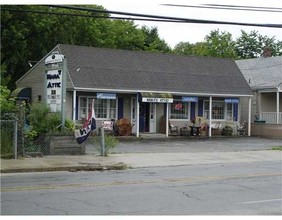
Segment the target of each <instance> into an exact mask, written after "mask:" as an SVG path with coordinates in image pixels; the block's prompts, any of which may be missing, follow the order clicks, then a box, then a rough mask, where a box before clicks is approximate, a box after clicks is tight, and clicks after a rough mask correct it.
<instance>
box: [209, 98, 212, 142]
mask: <svg viewBox="0 0 282 220" xmlns="http://www.w3.org/2000/svg"><path fill="white" fill-rule="evenodd" d="M211 124H212V96H210V104H209V125H210V126H209V137H211V136H212V132H211V131H212V127H211Z"/></svg>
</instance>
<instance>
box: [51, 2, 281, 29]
mask: <svg viewBox="0 0 282 220" xmlns="http://www.w3.org/2000/svg"><path fill="white" fill-rule="evenodd" d="M50 6H51V7H58V8H65V9H71V10H82V11H88V12H100V13H110V14H119V15H128V16H135V17H146V18H154V19H167V20H174V22H182V23H197V24H226V25H241V26H256V27H272V28H282V24H254V23H242V22H229V21H213V20H200V19H189V18H179V17H168V16H159V15H148V14H137V13H129V12H120V11H110V10H100V9H89V8H82V7H76V6H66V5H63V6H62V5H50ZM133 20H134V19H133Z"/></svg>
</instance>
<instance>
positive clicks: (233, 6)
mask: <svg viewBox="0 0 282 220" xmlns="http://www.w3.org/2000/svg"><path fill="white" fill-rule="evenodd" d="M203 5H207V6H217V7H230V8H256V9H270V10H282V8H277V7H258V6H247V5H245V6H243V5H220V4H203Z"/></svg>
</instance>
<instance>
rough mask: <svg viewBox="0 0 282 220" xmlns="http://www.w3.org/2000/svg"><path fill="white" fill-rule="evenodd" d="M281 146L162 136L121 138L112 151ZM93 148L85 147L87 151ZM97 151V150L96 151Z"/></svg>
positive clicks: (251, 139)
mask: <svg viewBox="0 0 282 220" xmlns="http://www.w3.org/2000/svg"><path fill="white" fill-rule="evenodd" d="M277 146H282V140H281V139H267V138H258V137H247V136H246V137H231V138H226V137H223V138H221V137H220V138H197V139H196V138H195V139H193V138H163V139H150V138H148V139H140V140H136V139H135V140H134V139H133V140H132V139H131V140H122V141H120V142H119V144H118V146H117V147H116V148H115V150H114V153H178V152H179V153H180V152H193V153H200V152H237V151H257V150H269V149H272V148H273V147H277ZM94 151H95V149H94V148H93V147H91V146H88V147H87V153H91V152H92V153H93V152H94ZM96 152H97V151H96Z"/></svg>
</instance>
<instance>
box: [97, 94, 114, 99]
mask: <svg viewBox="0 0 282 220" xmlns="http://www.w3.org/2000/svg"><path fill="white" fill-rule="evenodd" d="M116 98H117V95H116V94H115V93H97V99H116Z"/></svg>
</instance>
